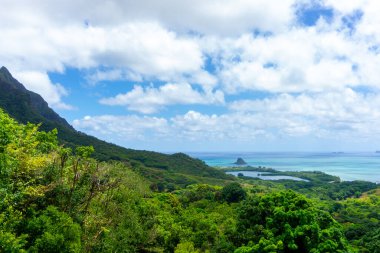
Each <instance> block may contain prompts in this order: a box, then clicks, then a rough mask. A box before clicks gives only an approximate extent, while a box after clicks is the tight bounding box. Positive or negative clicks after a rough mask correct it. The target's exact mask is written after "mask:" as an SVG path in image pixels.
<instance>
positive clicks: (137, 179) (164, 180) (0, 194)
mask: <svg viewBox="0 0 380 253" xmlns="http://www.w3.org/2000/svg"><path fill="white" fill-rule="evenodd" d="M38 129H39V126H38V125H33V124H27V125H21V124H18V123H17V122H16V121H15V120H13V119H11V118H10V117H9V116H8V115H6V114H5V113H3V112H2V111H0V252H194V253H195V252H222V253H227V252H234V251H235V252H348V251H349V250H350V248H349V247H348V246H347V243H346V239H345V235H346V236H347V238H348V239H349V241H350V243H351V245H352V246H353V247H354V249H355V250H357V251H361V252H378V248H379V213H380V210H379V206H380V202H379V196H378V192H377V191H373V192H369V193H367V194H364V195H362V196H360V198H355V199H350V198H347V197H349V196H359V195H360V194H361V193H362V192H363V191H364V190H366V189H372V188H373V186H372V185H369V184H366V183H363V182H353V183H348V184H345V183H334V184H329V183H326V182H322V181H323V180H321V181H320V182H318V183H315V185H314V186H313V187H310V188H308V187H303V186H302V185H301V184H298V183H296V184H294V185H295V186H291V185H290V184H289V185H288V182H278V183H275V182H264V181H257V180H252V181H244V182H245V184H242V185H243V186H244V187H243V186H242V185H240V184H239V183H236V182H232V180H229V177H225V176H220V174H219V173H215V174H214V172H215V171H214V170H209V168H208V167H207V166H205V165H204V164H203V163H202V162H200V161H198V160H194V159H192V158H189V157H188V156H186V155H184V154H175V155H172V156H166V155H161V154H158V153H154V152H145V151H142V153H139V152H134V151H131V153H130V154H129V155H130V158H131V157H133V159H128V161H123V162H119V161H118V162H116V161H113V162H101V161H99V160H96V159H94V157H93V156H92V155H91V154H94V153H93V152H94V148H93V147H92V146H77V147H76V148H75V152H73V150H72V149H71V148H70V147H67V146H62V145H61V146H59V144H58V139H57V136H56V135H57V131H56V130H53V131H51V132H42V131H39V130H38ZM58 130H59V129H58ZM58 134H59V132H58ZM83 144H86V143H83ZM95 154H96V150H95ZM168 157H170V158H168ZM193 169H194V171H192V170H193ZM220 173H222V172H220ZM198 174H199V175H198ZM141 175H143V176H144V177H142V176H141ZM210 176H211V177H216V178H210ZM243 178H244V177H243ZM242 180H245V179H239V181H242ZM248 183H252V184H248ZM221 185H224V187H222V186H221ZM291 187H294V188H297V190H298V191H300V192H302V191H304V192H305V194H307V195H310V196H313V197H320V199H327V200H328V201H321V200H320V199H319V200H318V199H315V200H313V201H311V200H310V199H308V198H306V197H305V196H304V195H301V194H298V193H295V192H293V191H283V189H285V188H291ZM323 187H326V189H327V190H326V191H325V192H323V191H322V190H321V193H320V195H319V193H318V192H317V190H315V189H318V190H320V189H322V188H323ZM332 190H334V191H336V192H337V194H342V198H346V200H344V201H335V200H334V199H332V198H333V196H331V197H329V194H330V191H332ZM247 192H248V194H249V197H248V194H247ZM352 192H354V193H352ZM326 210H329V211H330V212H331V213H332V214H333V216H334V218H335V219H337V220H338V221H339V222H341V223H342V224H343V230H342V227H341V226H340V225H339V224H338V223H337V222H336V221H335V220H334V219H333V218H332V217H331V215H330V214H329V213H328V212H327V211H326ZM343 232H344V233H343Z"/></svg>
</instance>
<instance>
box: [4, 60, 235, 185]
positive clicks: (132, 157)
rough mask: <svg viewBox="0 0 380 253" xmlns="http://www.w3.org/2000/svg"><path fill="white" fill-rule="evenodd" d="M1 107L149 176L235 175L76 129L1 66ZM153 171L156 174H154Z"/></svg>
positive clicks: (72, 143) (98, 155)
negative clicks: (113, 141) (110, 141)
mask: <svg viewBox="0 0 380 253" xmlns="http://www.w3.org/2000/svg"><path fill="white" fill-rule="evenodd" d="M0 107H1V108H3V109H4V111H5V112H7V113H8V114H9V115H10V116H12V117H13V118H15V119H16V120H17V121H19V122H21V123H24V124H25V123H27V122H31V123H41V127H40V129H42V130H44V131H50V130H52V129H54V128H56V129H57V130H58V139H59V140H60V141H61V143H63V144H65V145H66V146H70V147H75V146H79V145H85V146H87V145H92V146H93V147H94V148H95V154H94V156H95V158H97V159H99V160H103V161H107V160H121V161H126V162H129V163H130V164H132V165H134V166H135V167H139V168H141V169H142V170H143V174H146V175H147V176H148V177H152V174H157V173H158V174H162V173H163V172H165V173H181V174H185V175H193V176H196V177H213V178H219V179H230V178H231V177H230V176H228V175H226V174H224V172H220V171H218V170H216V169H214V168H211V167H209V166H207V165H206V164H205V163H204V162H202V161H201V160H198V159H194V158H191V157H189V156H187V155H185V154H181V153H178V154H173V155H166V154H162V153H158V152H152V151H144V150H133V149H127V148H123V147H120V146H117V145H115V144H111V143H107V142H105V141H102V140H99V139H97V138H95V137H93V136H89V135H86V134H84V133H81V132H79V131H76V130H75V129H74V128H73V127H72V126H71V125H70V124H69V123H67V121H66V120H65V119H63V118H62V117H60V116H59V115H58V114H57V113H56V112H54V111H53V110H52V109H51V108H49V106H48V104H47V103H46V101H44V100H43V98H42V97H41V96H40V95H38V94H36V93H34V92H31V91H28V90H27V89H26V88H25V87H24V86H23V85H22V84H21V83H20V82H18V81H17V80H16V79H14V78H13V77H12V75H11V73H9V71H8V70H7V69H6V68H5V67H2V68H1V69H0ZM147 169H148V170H147ZM149 169H152V170H149ZM152 171H154V173H151V172H152ZM161 176H162V175H161ZM161 176H160V177H159V178H161ZM173 180H174V179H173ZM174 181H175V180H174Z"/></svg>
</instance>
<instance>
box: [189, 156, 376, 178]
mask: <svg viewBox="0 0 380 253" xmlns="http://www.w3.org/2000/svg"><path fill="white" fill-rule="evenodd" d="M188 155H190V156H192V157H194V158H198V159H200V160H203V161H204V162H205V163H206V164H208V165H210V166H220V167H229V166H234V164H233V163H234V162H235V161H236V159H237V158H238V157H241V158H243V159H244V161H245V162H246V163H247V164H248V165H251V166H254V167H258V166H262V167H268V168H273V169H276V170H279V171H322V172H325V173H327V174H330V175H334V176H338V177H340V178H341V180H343V181H353V180H365V181H371V182H375V183H380V153H376V152H372V153H340V152H339V153H299V152H294V153H293V152H292V153H283V152H276V153H274V152H273V153H272V152H271V153H261V152H260V153H259V152H255V153H221V152H220V153H217V152H215V153H212V152H202V153H195V152H194V153H188Z"/></svg>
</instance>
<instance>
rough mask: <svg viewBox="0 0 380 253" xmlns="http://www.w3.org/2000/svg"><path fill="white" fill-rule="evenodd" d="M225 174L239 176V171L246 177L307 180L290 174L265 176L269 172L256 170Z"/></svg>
mask: <svg viewBox="0 0 380 253" xmlns="http://www.w3.org/2000/svg"><path fill="white" fill-rule="evenodd" d="M226 173H227V174H230V175H234V176H235V177H237V176H239V173H241V174H243V175H244V176H246V177H253V178H260V179H263V180H282V179H288V180H295V181H305V182H308V180H306V179H302V178H298V177H292V176H267V174H270V173H269V172H258V171H245V170H242V171H227V172H226Z"/></svg>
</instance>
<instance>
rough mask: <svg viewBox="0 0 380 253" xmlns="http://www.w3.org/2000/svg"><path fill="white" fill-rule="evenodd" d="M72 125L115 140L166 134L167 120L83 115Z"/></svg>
mask: <svg viewBox="0 0 380 253" xmlns="http://www.w3.org/2000/svg"><path fill="white" fill-rule="evenodd" d="M73 126H74V127H75V128H77V129H80V130H82V131H85V132H89V133H92V134H93V135H95V136H98V137H105V138H107V139H111V140H113V141H115V142H118V141H117V140H119V141H120V140H123V141H125V140H131V139H134V140H147V139H149V138H156V137H159V136H163V135H164V136H166V135H168V130H169V129H168V122H167V120H166V119H164V118H158V117H147V116H136V115H129V116H114V115H101V116H85V117H84V118H83V119H77V120H74V121H73Z"/></svg>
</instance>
